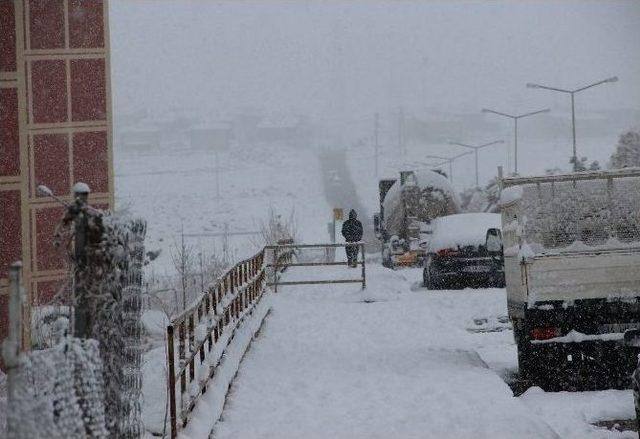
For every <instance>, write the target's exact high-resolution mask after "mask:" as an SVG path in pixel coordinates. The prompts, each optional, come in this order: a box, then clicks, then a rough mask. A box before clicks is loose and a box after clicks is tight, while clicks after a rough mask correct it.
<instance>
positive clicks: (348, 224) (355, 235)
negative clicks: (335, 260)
mask: <svg viewBox="0 0 640 439" xmlns="http://www.w3.org/2000/svg"><path fill="white" fill-rule="evenodd" d="M342 236H344V239H345V241H347V242H358V241H360V240H361V239H362V223H361V222H360V221H358V220H357V219H356V213H355V212H353V211H352V212H350V213H349V219H348V220H346V221H345V222H344V223H342Z"/></svg>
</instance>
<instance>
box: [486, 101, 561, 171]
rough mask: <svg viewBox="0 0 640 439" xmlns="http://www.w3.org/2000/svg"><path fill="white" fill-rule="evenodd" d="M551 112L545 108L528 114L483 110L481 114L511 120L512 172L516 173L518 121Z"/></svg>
mask: <svg viewBox="0 0 640 439" xmlns="http://www.w3.org/2000/svg"><path fill="white" fill-rule="evenodd" d="M549 111H551V110H550V109H549V108H545V109H544V110H538V111H532V112H530V113H524V114H507V113H502V112H500V111H495V110H489V109H488V108H483V109H482V112H483V113H493V114H497V115H498V116H503V117H508V118H510V119H513V153H514V172H515V173H516V174H517V173H518V119H522V118H523V117H528V116H533V115H534V114H540V113H548V112H549Z"/></svg>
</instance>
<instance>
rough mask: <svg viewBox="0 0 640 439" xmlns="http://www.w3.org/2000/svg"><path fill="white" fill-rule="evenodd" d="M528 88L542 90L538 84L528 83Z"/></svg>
mask: <svg viewBox="0 0 640 439" xmlns="http://www.w3.org/2000/svg"><path fill="white" fill-rule="evenodd" d="M527 88H540V86H539V85H538V84H533V83H531V82H529V83H527Z"/></svg>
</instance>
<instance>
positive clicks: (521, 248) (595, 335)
mask: <svg viewBox="0 0 640 439" xmlns="http://www.w3.org/2000/svg"><path fill="white" fill-rule="evenodd" d="M499 174H501V172H499ZM499 181H500V208H501V216H502V218H501V220H502V236H503V245H504V271H505V278H506V295H507V308H508V315H509V319H510V320H511V322H512V325H513V334H514V338H515V342H516V347H517V352H518V367H519V375H520V377H521V379H523V380H526V381H531V382H534V383H536V384H537V385H540V386H541V387H543V388H548V389H557V388H563V389H566V388H576V387H579V388H583V389H584V388H586V389H597V388H609V387H615V388H624V387H627V386H629V384H630V381H629V377H630V375H631V373H632V372H633V370H634V369H635V366H636V362H637V355H638V353H639V352H640V348H639V347H638V345H639V344H638V343H637V341H635V342H634V339H635V338H636V337H633V335H634V334H637V333H638V329H639V328H640V270H639V269H638V267H640V168H625V169H621V170H609V171H590V172H577V173H571V174H561V175H544V176H535V177H519V176H513V177H503V176H502V175H500V178H499Z"/></svg>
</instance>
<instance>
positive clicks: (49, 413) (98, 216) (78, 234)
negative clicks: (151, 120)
mask: <svg viewBox="0 0 640 439" xmlns="http://www.w3.org/2000/svg"><path fill="white" fill-rule="evenodd" d="M42 188H43V187H41V191H42V192H44V193H45V195H49V196H51V197H53V198H54V199H55V200H57V201H59V202H60V203H61V204H63V205H64V207H65V215H64V218H63V219H62V223H61V224H60V225H59V226H58V230H57V234H56V235H57V239H56V242H57V244H58V245H63V246H64V247H65V248H66V249H67V251H68V252H67V253H68V258H69V262H70V278H72V282H70V283H71V284H72V288H71V289H68V288H63V289H62V290H61V291H60V293H59V294H62V296H63V297H59V298H58V299H59V300H60V301H61V302H62V303H64V304H66V306H58V307H49V309H48V313H49V314H48V315H47V318H48V319H49V320H51V321H53V322H54V326H55V331H53V334H52V337H50V338H49V341H48V342H47V343H41V344H40V345H39V347H40V349H38V350H34V351H32V352H28V353H22V354H20V355H17V354H16V355H12V352H13V351H14V350H15V349H14V348H15V346H16V341H15V340H17V339H16V338H15V337H14V338H13V339H12V340H13V342H12V344H11V345H10V346H11V347H10V348H5V351H4V355H5V358H7V354H8V358H9V359H10V361H9V363H11V368H12V373H11V374H10V375H11V376H10V378H11V381H12V383H11V387H12V388H13V389H17V391H16V392H11V393H12V394H11V395H9V396H10V397H9V406H10V408H9V411H10V412H11V413H10V418H12V419H17V420H19V421H18V422H14V423H11V422H10V425H12V426H15V425H18V427H17V428H19V429H20V430H19V433H18V434H13V431H12V432H10V437H20V438H22V437H25V438H26V437H29V438H31V437H33V438H38V437H51V438H66V437H74V438H76V437H77V438H84V437H113V438H118V439H120V438H124V439H127V438H129V439H133V438H139V437H141V435H142V420H141V406H140V402H141V401H140V399H141V398H140V396H141V388H142V371H141V354H142V344H141V335H142V334H141V332H142V326H141V304H142V303H141V288H142V265H143V263H144V245H143V242H144V237H145V234H146V223H145V222H144V221H142V220H138V219H129V218H124V217H121V216H118V215H114V214H112V213H110V212H107V211H102V210H98V209H95V208H93V207H91V206H90V205H89V204H88V193H89V187H88V186H87V185H85V184H82V183H78V184H76V186H74V192H75V194H74V195H75V199H74V200H73V201H72V202H71V203H67V202H65V201H62V200H60V199H58V198H56V197H55V196H53V194H52V192H51V191H50V190H48V189H46V188H44V189H46V190H43V189H42ZM18 289H19V288H18ZM21 314H22V312H21V311H20V309H19V306H15V307H13V308H12V310H11V313H10V318H11V319H15V318H16V317H18V316H20V315H21ZM18 318H19V317H18ZM28 324H31V322H28ZM14 332H16V331H15V330H14ZM18 332H19V331H18ZM8 386H9V383H8ZM25 419H29V421H30V422H22V420H25ZM14 430H15V429H14Z"/></svg>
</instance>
